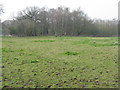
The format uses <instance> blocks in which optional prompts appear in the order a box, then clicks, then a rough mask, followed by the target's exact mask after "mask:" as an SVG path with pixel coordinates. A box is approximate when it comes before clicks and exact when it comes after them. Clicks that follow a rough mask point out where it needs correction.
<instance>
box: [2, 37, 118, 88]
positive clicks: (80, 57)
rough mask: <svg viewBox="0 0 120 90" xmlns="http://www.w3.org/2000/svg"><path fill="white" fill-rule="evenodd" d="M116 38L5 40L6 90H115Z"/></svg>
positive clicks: (116, 81)
mask: <svg viewBox="0 0 120 90" xmlns="http://www.w3.org/2000/svg"><path fill="white" fill-rule="evenodd" d="M117 41H118V39H117V38H116V37H52V36H51V37H49V36H47V37H3V41H2V44H3V47H2V51H3V52H2V66H1V67H2V70H3V72H2V75H3V86H2V87H12V88H18V87H19V88H21V87H24V88H28V87H30V88H116V87H118V45H119V43H118V42H117Z"/></svg>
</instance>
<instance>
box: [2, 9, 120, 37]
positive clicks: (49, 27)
mask: <svg viewBox="0 0 120 90" xmlns="http://www.w3.org/2000/svg"><path fill="white" fill-rule="evenodd" d="M2 28H3V31H2V34H3V35H14V36H44V35H51V36H117V35H118V21H117V20H115V19H113V20H100V19H91V18H90V17H88V16H87V15H86V14H85V13H84V12H83V11H82V10H81V9H80V8H77V9H75V10H70V9H69V8H68V7H58V8H51V9H47V8H44V7H43V8H39V7H27V8H25V9H24V10H22V11H20V12H18V15H17V16H16V17H14V18H13V20H6V21H4V22H3V23H2Z"/></svg>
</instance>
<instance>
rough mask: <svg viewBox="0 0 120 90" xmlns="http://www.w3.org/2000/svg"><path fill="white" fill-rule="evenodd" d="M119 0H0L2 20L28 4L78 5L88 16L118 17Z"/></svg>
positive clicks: (71, 6)
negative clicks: (2, 7) (2, 10)
mask: <svg viewBox="0 0 120 90" xmlns="http://www.w3.org/2000/svg"><path fill="white" fill-rule="evenodd" d="M118 1H119V0H0V4H3V6H4V12H5V13H4V14H3V15H2V16H1V19H2V21H4V20H6V19H11V18H12V16H14V15H16V12H17V11H20V10H23V9H24V8H26V7H29V6H38V7H44V6H45V7H48V8H56V7H58V6H66V7H69V8H70V9H75V8H78V7H80V8H81V9H82V10H83V11H84V12H85V13H86V14H87V15H88V16H89V17H91V18H96V19H98V18H100V19H113V18H116V19H117V18H118Z"/></svg>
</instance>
